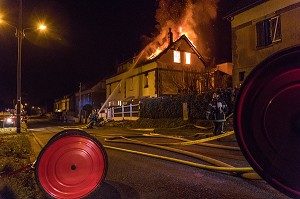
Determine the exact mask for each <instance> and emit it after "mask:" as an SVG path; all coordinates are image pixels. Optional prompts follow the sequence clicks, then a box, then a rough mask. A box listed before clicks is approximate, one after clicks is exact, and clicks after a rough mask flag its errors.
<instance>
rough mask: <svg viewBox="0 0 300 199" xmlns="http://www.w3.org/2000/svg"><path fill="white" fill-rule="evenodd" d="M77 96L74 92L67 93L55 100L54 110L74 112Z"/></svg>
mask: <svg viewBox="0 0 300 199" xmlns="http://www.w3.org/2000/svg"><path fill="white" fill-rule="evenodd" d="M74 111H75V96H74V95H73V94H69V95H65V96H63V97H62V98H59V99H55V100H54V112H56V113H59V112H74Z"/></svg>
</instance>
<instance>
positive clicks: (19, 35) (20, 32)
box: [0, 0, 47, 133]
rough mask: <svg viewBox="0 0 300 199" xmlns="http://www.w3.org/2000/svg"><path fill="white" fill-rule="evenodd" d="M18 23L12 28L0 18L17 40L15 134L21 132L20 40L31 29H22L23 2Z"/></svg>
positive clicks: (20, 5) (43, 27) (40, 26)
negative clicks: (11, 30) (13, 31)
mask: <svg viewBox="0 0 300 199" xmlns="http://www.w3.org/2000/svg"><path fill="white" fill-rule="evenodd" d="M19 2H20V4H19V22H18V26H13V25H11V24H9V23H7V22H5V21H4V20H3V19H1V18H2V17H1V16H0V23H4V24H6V25H9V26H11V27H13V28H15V30H16V37H17V38H18V61H17V108H16V109H17V133H20V132H21V67H22V40H23V38H24V37H25V30H28V29H32V28H25V29H24V28H23V14H22V13H23V12H22V7H23V2H22V0H19ZM46 28H47V27H46V26H45V25H43V24H40V25H39V26H38V29H39V30H41V31H44V30H45V29H46Z"/></svg>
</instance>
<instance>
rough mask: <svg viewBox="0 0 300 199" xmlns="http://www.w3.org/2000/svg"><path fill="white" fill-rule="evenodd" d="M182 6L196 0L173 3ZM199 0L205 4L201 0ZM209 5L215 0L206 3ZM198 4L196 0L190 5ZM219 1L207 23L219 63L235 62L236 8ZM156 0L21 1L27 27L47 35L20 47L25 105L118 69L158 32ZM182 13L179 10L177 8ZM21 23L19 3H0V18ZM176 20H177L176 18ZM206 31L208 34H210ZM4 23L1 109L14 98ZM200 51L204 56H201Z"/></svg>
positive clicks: (11, 47) (12, 57) (11, 50)
mask: <svg viewBox="0 0 300 199" xmlns="http://www.w3.org/2000/svg"><path fill="white" fill-rule="evenodd" d="M176 1H177V2H178V4H179V5H180V4H184V3H185V2H186V1H192V0H175V1H172V2H176ZM198 1H201V0H198ZM205 1H211V0H205ZM192 2H196V1H192ZM233 3H234V1H232V0H220V1H219V3H218V8H217V13H218V15H217V18H216V19H215V20H213V21H212V22H211V23H209V24H206V25H204V26H205V27H204V30H205V31H203V30H202V33H201V34H203V35H205V36H206V38H207V43H208V45H210V44H211V45H212V46H213V47H212V48H213V52H212V56H213V57H214V59H215V62H216V63H217V64H218V63H223V62H230V61H231V46H230V45H231V42H230V40H231V35H230V23H229V22H227V21H225V20H223V19H222V17H224V15H225V14H227V13H228V12H229V11H230V10H231V9H232V6H233ZM158 6H159V1H156V0H131V1H129V0H115V1H106V3H105V2H104V1H99V0H88V1H82V0H81V1H79V0H30V1H26V0H23V27H24V28H27V27H32V26H35V24H36V23H37V21H42V22H45V24H46V25H47V32H45V33H44V34H39V32H37V31H35V30H28V31H27V30H26V32H25V39H24V40H23V48H22V103H25V102H26V103H30V104H32V105H40V106H44V105H45V104H46V103H48V104H49V103H50V104H52V103H53V101H54V99H56V98H60V97H62V96H63V95H66V94H70V93H73V92H75V91H78V89H79V82H83V83H84V82H89V81H96V80H101V79H103V78H105V77H109V76H111V75H113V74H114V72H115V71H116V65H117V64H118V63H121V62H122V61H124V60H126V59H128V58H131V57H133V56H134V55H135V54H138V53H139V52H140V51H141V50H142V49H143V48H144V47H145V46H146V44H147V43H148V42H149V38H150V39H151V38H154V37H155V36H156V35H157V34H159V30H158V28H157V27H158V26H159V22H158V20H157V18H156V11H157V9H158ZM178 9H179V11H178V12H180V8H178ZM1 16H2V19H5V20H6V21H8V22H9V23H10V24H12V25H16V24H17V17H18V0H1V1H0V17H1ZM174 20H176V19H174ZM206 30H207V31H206ZM14 32H15V31H14V29H13V28H11V27H9V26H7V25H6V26H5V25H4V24H0V74H1V77H0V90H1V92H0V105H2V106H3V104H7V105H6V106H12V104H13V100H14V99H15V98H16V65H17V38H16V37H15V35H14ZM200 53H201V52H200Z"/></svg>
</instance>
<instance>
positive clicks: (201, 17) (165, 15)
mask: <svg viewBox="0 0 300 199" xmlns="http://www.w3.org/2000/svg"><path fill="white" fill-rule="evenodd" d="M217 4H218V0H158V8H157V10H156V15H155V18H156V21H157V26H156V29H157V32H158V34H157V35H156V36H155V37H154V38H152V41H151V42H150V44H149V45H148V46H147V48H146V49H145V50H146V54H147V57H150V56H151V54H153V53H155V51H157V49H159V50H163V49H165V48H166V47H167V46H168V44H169V43H168V41H169V40H168V31H169V28H171V29H172V32H173V38H174V40H176V39H178V38H179V37H180V36H181V35H183V34H185V35H186V36H187V37H188V38H189V39H190V40H191V41H192V42H193V44H194V45H195V46H196V48H197V49H198V50H199V51H200V53H201V54H202V55H203V56H205V57H211V56H212V55H211V54H212V52H211V51H212V50H211V49H212V46H213V45H211V44H210V43H211V42H209V40H211V38H209V37H211V36H210V35H211V33H210V32H209V30H207V28H208V27H209V26H212V24H213V22H214V20H215V19H216V17H217Z"/></svg>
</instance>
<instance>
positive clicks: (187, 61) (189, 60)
mask: <svg viewBox="0 0 300 199" xmlns="http://www.w3.org/2000/svg"><path fill="white" fill-rule="evenodd" d="M185 63H186V64H191V53H185Z"/></svg>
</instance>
